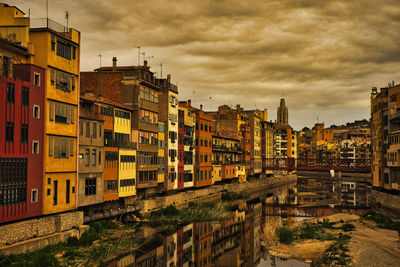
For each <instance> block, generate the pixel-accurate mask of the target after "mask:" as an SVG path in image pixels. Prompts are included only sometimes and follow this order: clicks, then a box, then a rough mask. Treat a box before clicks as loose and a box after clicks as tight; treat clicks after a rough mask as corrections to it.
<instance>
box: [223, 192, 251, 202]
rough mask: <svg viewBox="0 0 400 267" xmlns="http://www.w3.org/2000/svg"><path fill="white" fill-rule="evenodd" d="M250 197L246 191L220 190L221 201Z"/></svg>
mask: <svg viewBox="0 0 400 267" xmlns="http://www.w3.org/2000/svg"><path fill="white" fill-rule="evenodd" d="M249 197H250V194H249V193H247V192H232V191H223V192H222V197H221V198H222V201H226V202H227V201H235V200H245V199H248V198H249Z"/></svg>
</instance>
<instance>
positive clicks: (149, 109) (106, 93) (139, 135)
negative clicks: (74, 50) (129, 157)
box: [81, 57, 165, 197]
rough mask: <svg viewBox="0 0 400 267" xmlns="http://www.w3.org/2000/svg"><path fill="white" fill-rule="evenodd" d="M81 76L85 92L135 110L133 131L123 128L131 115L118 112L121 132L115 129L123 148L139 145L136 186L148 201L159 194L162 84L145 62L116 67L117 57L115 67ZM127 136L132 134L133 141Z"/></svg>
mask: <svg viewBox="0 0 400 267" xmlns="http://www.w3.org/2000/svg"><path fill="white" fill-rule="evenodd" d="M81 76H82V79H81V87H82V90H89V91H92V92H93V94H95V95H101V96H102V97H103V98H104V99H107V100H109V101H114V102H117V103H119V104H120V105H122V106H123V107H126V108H130V109H131V110H132V112H131V114H130V116H131V117H130V121H131V124H130V130H129V129H128V128H129V126H128V125H127V124H124V119H125V122H126V121H127V119H128V114H127V113H126V114H125V113H124V112H122V113H120V112H119V111H118V110H116V111H115V112H116V113H115V117H116V118H117V121H120V122H121V123H120V124H119V126H118V129H114V131H115V134H116V136H115V138H116V141H117V142H120V143H121V142H122V143H123V144H128V143H132V144H134V143H137V151H136V157H137V162H136V185H135V186H136V192H137V195H139V196H141V197H146V196H148V195H152V194H154V193H156V192H157V188H158V171H159V170H158V150H159V149H158V147H159V142H158V141H159V137H158V131H159V125H158V121H159V111H160V105H161V99H160V92H161V88H162V86H163V82H162V81H161V80H159V79H156V78H155V75H154V73H153V72H151V71H150V67H148V66H147V62H146V61H145V62H144V65H143V66H117V58H115V57H114V58H113V65H112V67H101V68H98V69H96V70H95V71H94V72H82V73H81ZM124 116H125V117H124ZM164 121H165V120H164ZM114 124H115V122H114ZM115 126H116V125H114V127H115ZM128 132H129V133H130V134H131V135H130V137H129V134H128ZM129 138H130V139H129ZM133 146H134V145H133ZM130 148H132V146H131V147H130ZM133 178H134V177H130V178H129V179H133Z"/></svg>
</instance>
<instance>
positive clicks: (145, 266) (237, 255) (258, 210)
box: [108, 202, 309, 267]
mask: <svg viewBox="0 0 400 267" xmlns="http://www.w3.org/2000/svg"><path fill="white" fill-rule="evenodd" d="M263 205H264V204H263V203H261V202H258V203H246V202H244V203H241V204H239V205H238V206H237V207H236V210H234V211H233V213H234V218H232V219H230V220H223V221H219V222H195V223H191V224H187V225H180V226H170V227H165V226H162V227H150V226H149V225H143V226H141V227H140V228H139V231H138V239H139V240H141V241H140V246H139V247H138V249H137V250H136V251H135V252H134V253H131V254H128V255H123V256H120V257H118V259H115V260H113V261H112V262H109V263H108V266H137V267H150V266H151V267H153V266H167V267H172V266H196V267H205V266H227V267H230V266H249V267H250V266H260V267H261V266H265V267H267V266H276V267H284V266H285V267H286V266H293V267H297V266H298V267H300V266H301V267H303V266H309V264H308V263H304V262H302V261H298V260H295V259H288V260H286V259H281V258H279V257H274V256H272V255H270V254H268V252H267V250H266V249H265V248H264V247H263V245H262V244H263V234H262V229H263V227H264V222H265V219H264V218H263V210H264V214H265V207H263Z"/></svg>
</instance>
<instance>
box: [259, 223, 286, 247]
mask: <svg viewBox="0 0 400 267" xmlns="http://www.w3.org/2000/svg"><path fill="white" fill-rule="evenodd" d="M281 226H282V221H281V220H280V218H278V217H276V216H266V217H265V224H264V229H263V232H262V234H261V239H262V242H263V245H264V246H265V247H270V246H273V245H276V244H278V238H277V236H276V234H275V232H276V229H277V228H278V227H281Z"/></svg>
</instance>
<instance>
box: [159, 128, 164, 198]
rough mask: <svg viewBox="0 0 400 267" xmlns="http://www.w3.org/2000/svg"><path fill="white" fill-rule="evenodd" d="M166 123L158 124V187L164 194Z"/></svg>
mask: <svg viewBox="0 0 400 267" xmlns="http://www.w3.org/2000/svg"><path fill="white" fill-rule="evenodd" d="M164 150H165V123H164V122H161V121H159V122H158V176H157V181H158V187H157V191H158V192H162V191H163V189H164V176H165V159H164Z"/></svg>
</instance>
